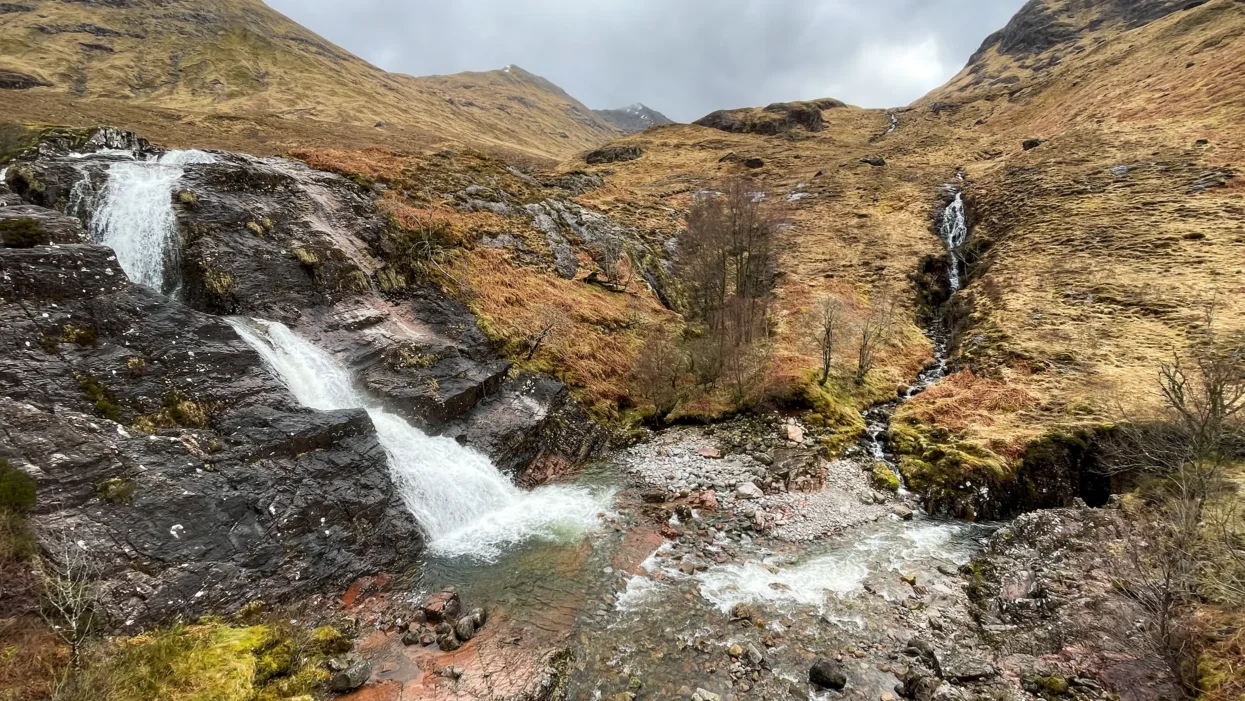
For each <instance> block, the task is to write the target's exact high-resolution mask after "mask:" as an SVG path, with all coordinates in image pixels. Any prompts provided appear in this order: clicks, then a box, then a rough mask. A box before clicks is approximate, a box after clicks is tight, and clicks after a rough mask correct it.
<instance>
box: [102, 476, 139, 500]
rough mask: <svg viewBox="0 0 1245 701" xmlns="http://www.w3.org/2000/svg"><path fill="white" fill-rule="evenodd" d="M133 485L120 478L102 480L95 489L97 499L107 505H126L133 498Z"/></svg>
mask: <svg viewBox="0 0 1245 701" xmlns="http://www.w3.org/2000/svg"><path fill="white" fill-rule="evenodd" d="M134 486H135V485H134V483H133V482H131V481H130V480H127V479H124V478H122V477H113V478H111V479H108V480H104V481H103V482H101V483H100V484H99V486H98V487H96V488H95V491H96V492H97V493H98V494H99V498H100V499H103V500H104V501H106V502H108V503H109V504H128V503H130V500H131V499H132V498H133V497H134Z"/></svg>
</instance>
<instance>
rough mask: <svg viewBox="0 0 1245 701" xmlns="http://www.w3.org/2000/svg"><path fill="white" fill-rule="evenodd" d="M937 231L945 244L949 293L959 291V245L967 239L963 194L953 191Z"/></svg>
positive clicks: (960, 264)
mask: <svg viewBox="0 0 1245 701" xmlns="http://www.w3.org/2000/svg"><path fill="white" fill-rule="evenodd" d="M938 233H939V235H940V236H942V240H943V243H945V244H946V246H947V264H948V266H947V267H948V270H947V280H948V283H949V285H950V287H951V294H955V293H956V292H959V291H960V286H961V280H960V267H961V266H962V265H963V260H962V259H961V258H960V247H961V246H963V245H964V242H965V241H966V240H967V239H968V218H967V217H966V216H965V214H964V194H963V193H961V192H956V193H955V199H954V200H952V201H951V204H949V205H947V208H946V209H944V210H943V212H942V221H941V222H940V223H939V225H938Z"/></svg>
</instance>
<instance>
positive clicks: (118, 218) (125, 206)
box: [74, 151, 216, 291]
mask: <svg viewBox="0 0 1245 701" xmlns="http://www.w3.org/2000/svg"><path fill="white" fill-rule="evenodd" d="M127 153H129V152H127ZM105 155H110V156H113V157H115V156H116V155H118V154H117V152H110V153H108V154H105ZM130 155H131V159H129V160H119V161H116V162H114V163H113V164H112V165H110V166H109V167H108V173H107V178H108V179H107V182H106V184H105V185H104V187H103V190H102V191H101V192H99V194H98V195H95V196H93V197H91V196H90V193H89V192H88V193H83V192H82V191H81V190H80V188H79V187H77V186H76V187H75V193H74V196H75V198H77V199H79V200H80V201H82V202H84V203H85V204H86V205H87V207H88V208H89V209H90V210H91V212H90V223H89V225H88V228H89V230H90V233H91V239H92V240H93V241H95V242H96V243H99V244H103V245H105V246H108V247H110V248H112V249H113V251H115V252H116V254H117V261H118V262H119V263H120V264H121V269H122V270H124V271H125V273H126V275H128V276H129V277H130V280H132V281H133V282H136V283H138V284H140V285H146V286H148V287H151V288H153V289H155V290H157V291H165V288H166V282H167V281H166V268H167V263H168V261H169V260H171V259H175V258H176V255H177V248H176V246H174V241H173V239H174V236H175V235H176V232H177V217H176V215H175V214H174V212H173V197H172V196H173V188H174V187H175V186H176V185H177V181H178V180H180V179H181V177H182V174H183V173H184V170H183V168H182V166H186V165H192V164H197V163H212V162H214V161H215V160H216V157H215V156H213V155H212V154H210V153H206V152H204V151H169V152H168V153H165V154H164V155H163V156H160V157H159V158H151V159H149V160H133V159H132V153H131V154H130ZM79 185H80V186H81V187H83V188H86V189H87V190H88V191H89V189H90V187H91V185H90V178H89V177H88V178H85V179H84V180H83V181H80V183H79Z"/></svg>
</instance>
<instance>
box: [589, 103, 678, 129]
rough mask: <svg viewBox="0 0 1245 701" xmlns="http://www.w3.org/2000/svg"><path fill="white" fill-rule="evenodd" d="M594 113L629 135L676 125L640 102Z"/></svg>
mask: <svg viewBox="0 0 1245 701" xmlns="http://www.w3.org/2000/svg"><path fill="white" fill-rule="evenodd" d="M593 112H594V113H596V115H597V116H598V117H600V118H601V119H604V120H605V121H607V122H609V123H610V124H613V125H614V126H616V127H618V128H619V129H621V130H623V131H624V132H626V133H628V134H638V133H639V132H642V131H644V130H646V129H648V128H649V127H655V126H660V125H662V124H674V120H672V119H670V118H669V117H667V116H666V115H664V114H662V113H661V112H658V111H657V110H655V109H652V108H651V107H648V106H647V105H644V104H643V103H639V102H637V103H635V104H632V105H628V106H627V107H620V108H618V109H613V110H593Z"/></svg>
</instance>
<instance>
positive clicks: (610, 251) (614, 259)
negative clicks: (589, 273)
mask: <svg viewBox="0 0 1245 701" xmlns="http://www.w3.org/2000/svg"><path fill="white" fill-rule="evenodd" d="M594 249H595V255H594V258H596V262H597V265H598V266H599V267H600V269H601V271H600V272H601V274H602V275H604V276H605V280H606V282H608V283H609V284H610V285H613V286H615V287H618V288H621V289H622V290H623V291H626V289H627V287H628V286H629V285H630V284H631V278H630V276H629V275H628V276H627V278H626V279H625V280H624V268H629V267H630V266H624V265H623V263H624V261H626V259H627V249H626V246H625V245H624V244H623V240H622V238H620V237H618V236H607V237H605V238H604V239H602V240H601V241H600V242H598V243H597V244H596V246H595V247H594Z"/></svg>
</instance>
